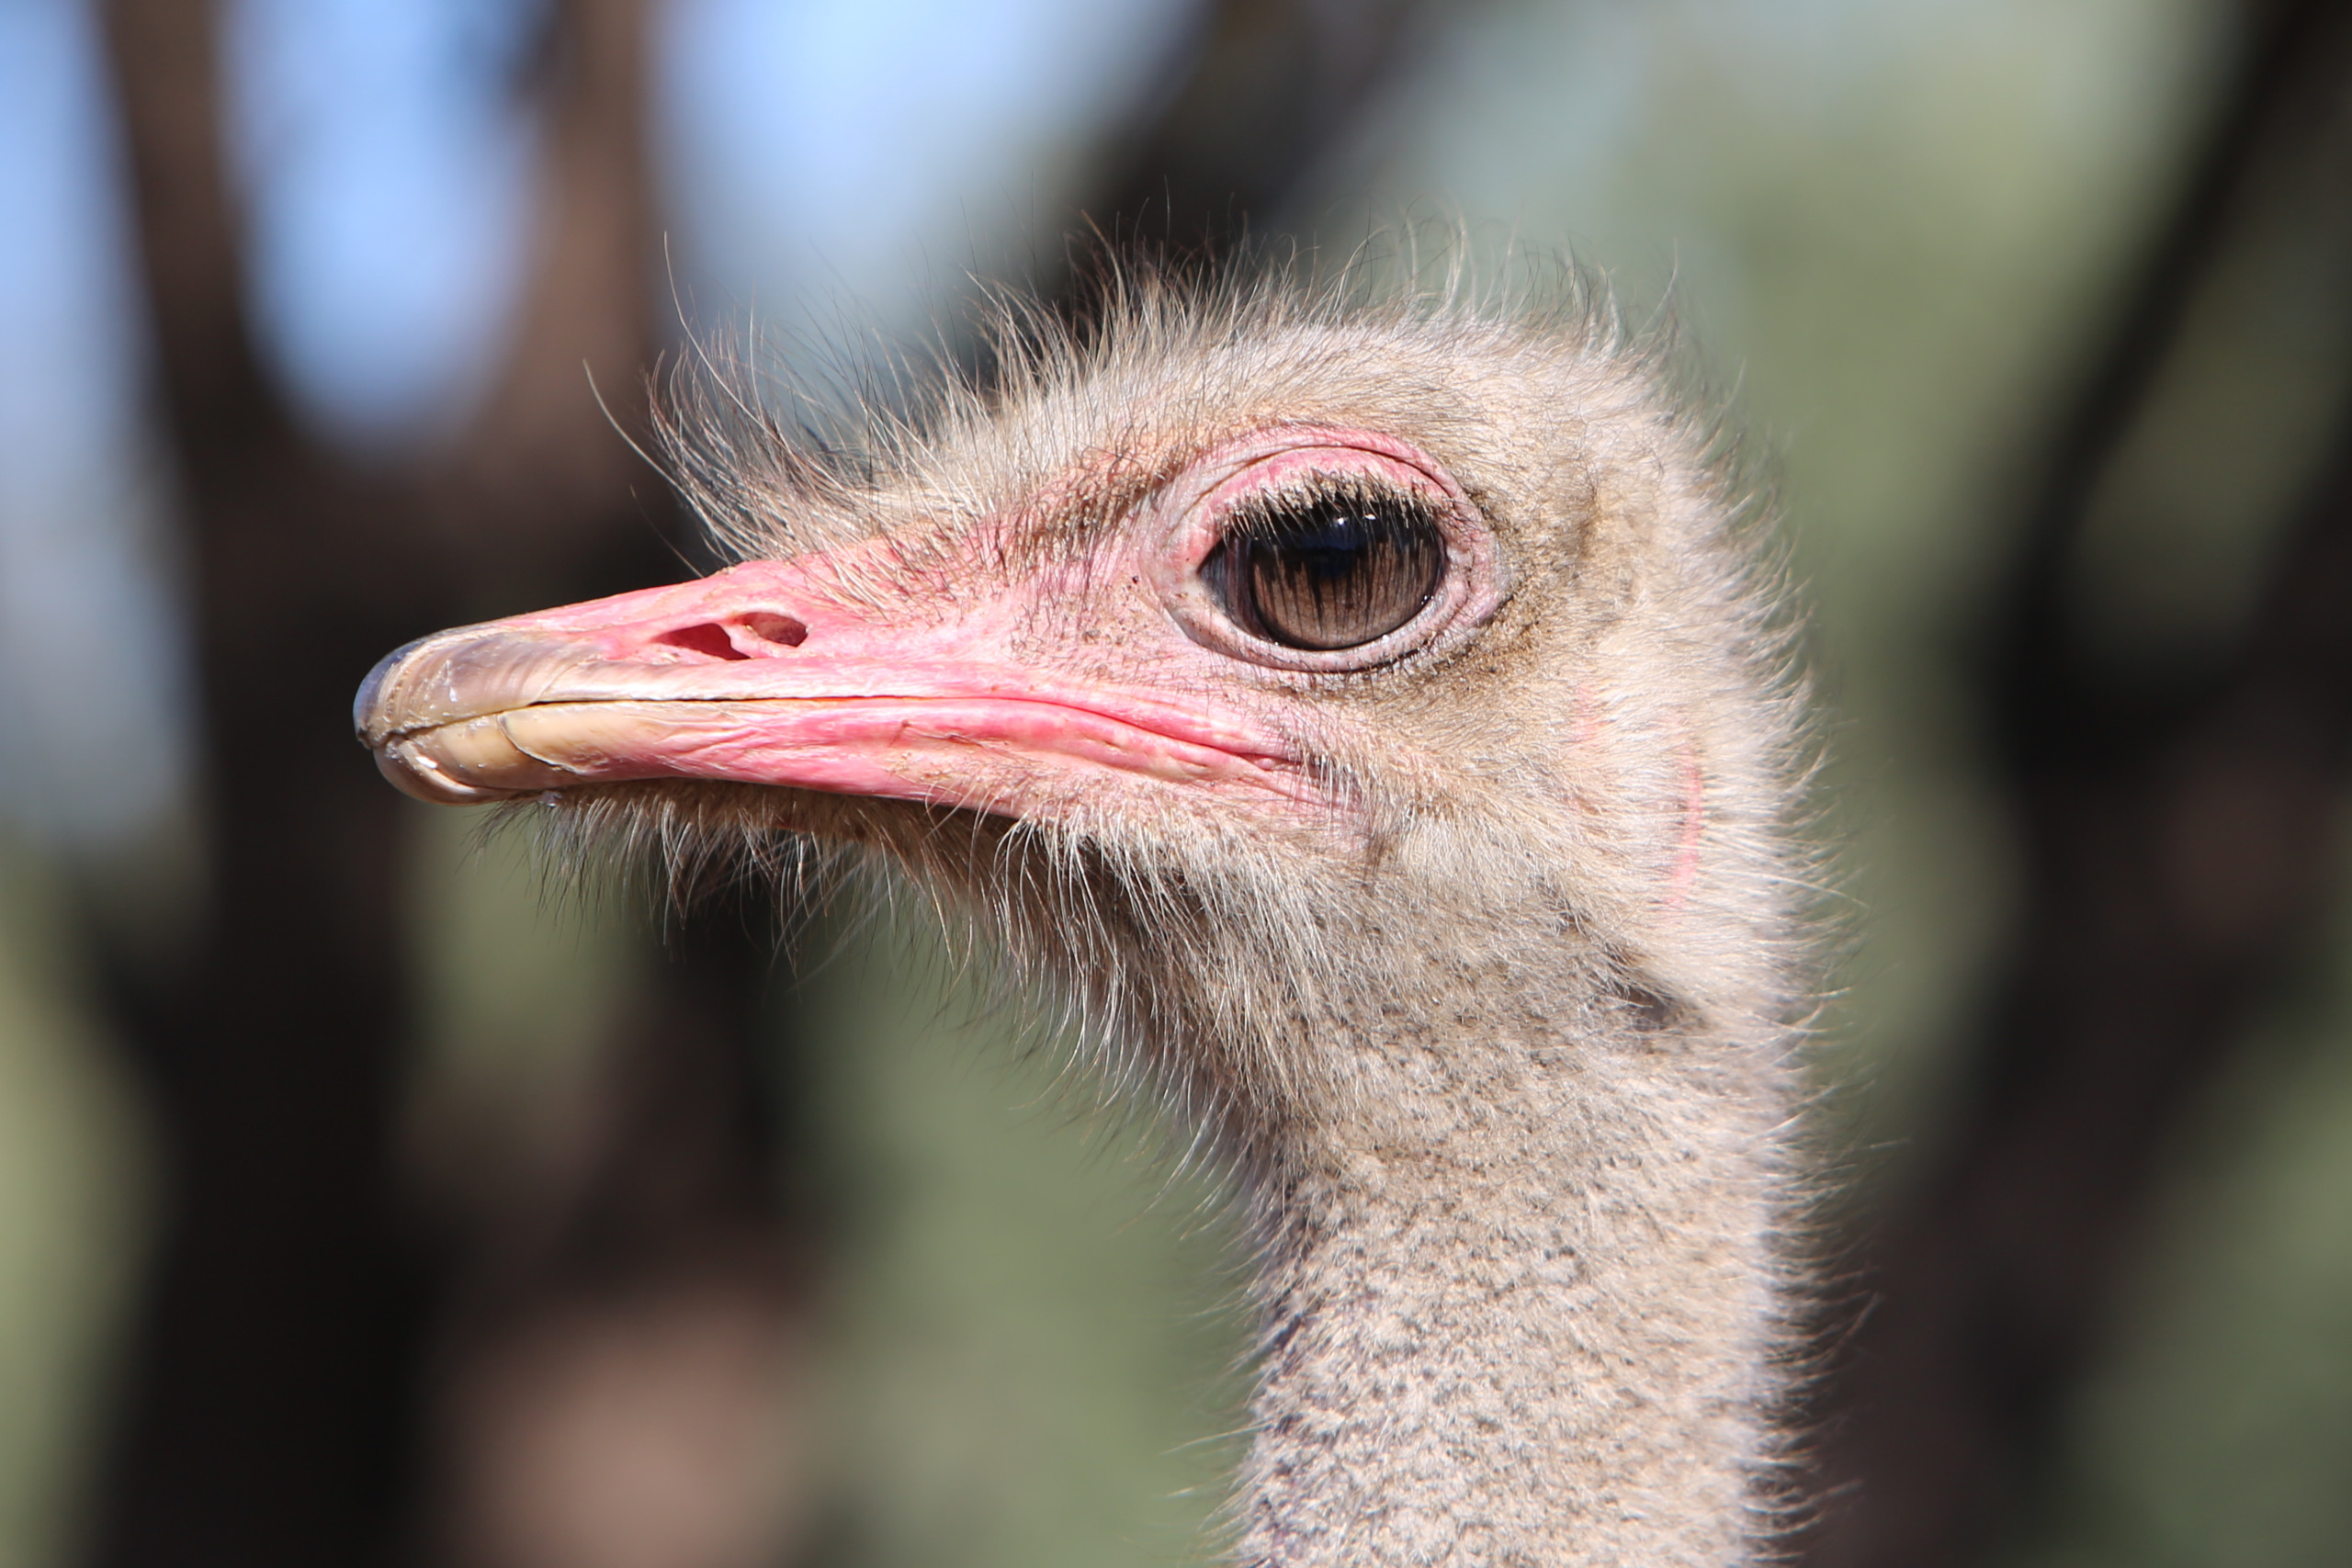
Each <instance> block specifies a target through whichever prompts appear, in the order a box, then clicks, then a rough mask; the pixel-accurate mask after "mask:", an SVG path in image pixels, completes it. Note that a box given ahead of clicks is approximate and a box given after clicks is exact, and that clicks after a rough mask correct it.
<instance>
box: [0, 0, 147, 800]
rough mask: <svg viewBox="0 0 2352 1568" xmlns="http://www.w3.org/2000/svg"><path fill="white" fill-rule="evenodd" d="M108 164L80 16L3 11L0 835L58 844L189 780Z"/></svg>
mask: <svg viewBox="0 0 2352 1568" xmlns="http://www.w3.org/2000/svg"><path fill="white" fill-rule="evenodd" d="M121 190H122V187H121V181H120V175H119V147H118V146H117V144H116V141H115V134H114V125H113V121H112V118H111V114H110V107H109V105H108V103H107V94H106V89H105V85H104V77H103V73H102V71H101V69H100V63H99V56H98V47H97V39H96V34H95V30H94V27H93V22H92V17H91V16H90V14H89V10H88V7H87V6H85V5H84V4H81V3H80V0H14V3H12V4H7V5H0V817H5V818H6V819H7V820H8V822H9V823H10V824H11V825H12V826H13V827H14V828H15V829H17V831H29V832H31V833H33V834H34V835H36V836H37V837H39V838H40V839H43V840H49V841H51V842H55V843H60V844H62V845H66V846H89V845H96V844H101V843H104V842H106V841H107V840H113V839H116V838H118V837H119V836H121V835H123V834H126V833H132V832H136V831H139V830H140V829H142V828H144V827H145V826H147V825H148V824H151V823H153V821H155V820H156V819H157V818H158V817H159V816H160V814H161V813H162V812H163V811H164V810H165V809H166V808H167V807H168V806H169V805H170V803H171V802H172V801H173V800H174V799H175V797H176V796H177V795H179V793H180V792H181V791H182V790H183V789H184V788H185V786H186V783H187V756H188V735H187V727H186V724H185V721H184V718H183V717H182V716H183V715H185V714H186V712H187V664H186V659H185V652H184V637H183V627H182V626H181V625H180V622H179V619H178V616H177V614H176V610H175V604H174V603H173V599H172V596H171V594H170V592H168V590H167V588H166V583H165V573H164V570H162V568H161V564H160V563H159V561H158V558H157V557H158V553H159V552H158V551H157V549H156V547H155V536H156V533H157V530H156V529H155V527H154V526H153V524H154V522H155V520H156V513H157V511H158V505H157V500H158V497H157V488H158V487H157V485H156V483H155V477H154V468H153V464H152V463H151V462H149V461H147V460H146V459H147V457H148V450H147V448H146V446H145V443H144V442H143V441H142V439H141V420H140V414H139V403H140V398H141V381H142V378H143V376H144V374H145V367H144V365H143V364H142V359H141V355H142V344H143V341H144V336H145V314H144V311H143V310H141V304H140V295H139V291H138V290H137V288H135V287H134V286H133V281H132V278H131V276H130V251H129V248H128V239H129V231H128V224H127V221H126V214H125V212H124V210H123V207H122V197H121Z"/></svg>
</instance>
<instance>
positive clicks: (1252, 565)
mask: <svg viewBox="0 0 2352 1568" xmlns="http://www.w3.org/2000/svg"><path fill="white" fill-rule="evenodd" d="M1444 572H1445V536H1444V534H1443V533H1442V531H1441V530H1440V529H1439V527H1438V525H1437V519H1436V517H1435V516H1434V515H1433V513H1432V512H1431V509H1430V505H1429V503H1428V502H1425V501H1424V500H1422V499H1421V498H1420V497H1419V496H1416V495H1412V494H1409V493H1404V492H1400V491H1391V490H1385V489H1380V488H1375V487H1371V486H1364V487H1351V488H1346V489H1334V490H1327V491H1314V492H1311V493H1308V494H1305V495H1299V496H1283V495H1273V496H1266V497H1263V498H1261V499H1258V500H1254V501H1251V502H1245V503H1244V504H1243V505H1241V506H1239V507H1237V508H1236V509H1235V510H1234V513H1233V514H1232V516H1231V518H1230V519H1229V520H1228V521H1227V525H1226V530H1225V539H1224V542H1223V543H1221V544H1220V545H1218V546H1217V547H1216V553H1215V554H1213V555H1212V556H1210V557H1209V558H1208V560H1207V562H1206V563H1205V564H1204V568H1203V573H1204V576H1205V577H1206V578H1207V580H1208V583H1209V586H1210V589H1211V590H1212V591H1213V592H1215V593H1216V596H1217V597H1218V599H1219V600H1220V601H1222V602H1223V604H1224V605H1225V610H1226V613H1227V615H1231V616H1232V617H1233V618H1234V620H1235V622H1237V623H1238V625H1239V626H1242V627H1243V628H1244V629H1245V630H1248V631H1250V632H1253V633H1255V634H1256V635H1258V636H1260V637H1264V638H1266V639H1267V640H1268V641H1269V642H1278V643H1281V644H1282V645H1283V647H1285V648H1298V649H1309V650H1312V651H1316V652H1328V651H1330V650H1333V649H1343V648H1359V647H1362V646H1363V644H1365V643H1368V642H1374V641H1377V640H1378V639H1380V638H1381V637H1386V636H1387V635H1388V634H1389V633H1390V632H1393V631H1395V630H1396V629H1397V627H1399V626H1403V625H1404V624H1405V623H1406V622H1408V621H1409V620H1411V619H1412V618H1413V617H1414V616H1415V615H1419V614H1420V612H1421V607H1422V606H1423V605H1425V604H1428V603H1429V602H1430V596H1431V595H1433V594H1434V593H1436V592H1437V589H1438V583H1439V581H1441V580H1442V577H1443V575H1444Z"/></svg>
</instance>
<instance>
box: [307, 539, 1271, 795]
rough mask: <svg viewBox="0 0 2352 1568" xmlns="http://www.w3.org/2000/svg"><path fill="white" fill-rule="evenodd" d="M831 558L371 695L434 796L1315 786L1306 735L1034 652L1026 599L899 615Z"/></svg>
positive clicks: (365, 723) (623, 612) (409, 676)
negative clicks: (1299, 738) (1022, 624)
mask: <svg viewBox="0 0 2352 1568" xmlns="http://www.w3.org/2000/svg"><path fill="white" fill-rule="evenodd" d="M835 570H836V568H835V563H833V562H831V561H829V560H828V559H827V558H825V557H823V556H803V557H798V558H794V559H793V560H790V561H781V562H776V561H754V562H750V563H747V564H745V565H742V566H738V567H735V568H733V569H731V570H727V571H722V572H719V573H718V574H717V575H715V576H712V577H708V578H705V579H703V580H701V581H695V582H688V583H682V584H679V585H677V586H674V587H669V588H656V589H649V590H646V591H644V592H636V593H623V594H619V595H617V596H616V597H613V598H610V599H599V600H594V601H592V602H590V603H587V604H573V605H569V606H566V607H564V608H561V609H556V610H547V611H541V612H539V613H537V614H535V615H517V616H515V617H514V618H512V619H509V620H503V621H492V622H488V623H485V624H483V625H481V626H463V627H459V628H458V629H456V630H453V631H446V632H441V633H438V634H436V635H435V636H433V637H424V638H423V639H421V640H419V641H417V642H413V643H411V644H409V645H408V646H407V647H406V648H403V649H399V650H397V651H395V652H393V653H392V654H390V655H389V656H388V657H386V658H385V660H383V661H382V662H381V663H379V664H378V665H377V666H376V668H375V669H374V670H373V671H370V672H369V673H368V679H367V681H366V682H363V683H362V685H361V686H360V688H359V694H358V698H357V700H356V703H355V704H354V705H353V720H354V722H355V724H356V727H357V728H358V732H359V739H360V742H361V743H362V744H363V745H365V746H367V747H368V749H369V750H372V751H374V752H375V754H376V762H377V765H378V766H379V768H381V769H382V770H383V772H384V775H385V776H386V777H387V778H389V779H390V780H391V781H392V783H394V784H397V785H399V786H400V787H401V789H403V790H405V791H406V792H408V793H409V794H410V795H415V796H416V797H417V798H419V799H421V800H428V801H435V802H442V803H452V804H469V803H477V802H487V801H496V800H503V799H510V798H513V797H515V796H517V795H530V794H537V793H540V792H544V791H548V790H563V789H567V788H570V787H571V786H572V785H575V784H592V783H606V782H613V781H618V780H626V779H717V780H732V781H736V782H740V783H747V784H775V785H781V786H787V787H791V788H797V789H811V790H822V791H828V792H831V793H834V794H842V795H875V796H882V797H887V798H893V799H900V800H913V801H922V802H927V803H931V804H935V805H942V806H951V807H970V808H974V809H978V810H986V811H994V812H1000V813H1003V814H1006V815H1012V816H1019V815H1024V814H1027V813H1028V812H1030V811H1032V810H1034V809H1036V808H1039V807H1041V806H1045V805H1048V804H1050V803H1052V802H1053V801H1055V800H1057V799H1065V798H1069V797H1070V796H1071V795H1072V793H1073V792H1077V791H1084V790H1087V789H1090V788H1100V787H1101V786H1102V784H1103V783H1104V782H1106V775H1116V776H1117V778H1118V780H1119V782H1123V783H1141V784H1161V785H1182V786H1186V789H1187V793H1188V794H1189V795H1193V796H1194V797H1197V796H1198V795H1199V793H1200V792H1201V790H1203V789H1204V788H1205V789H1207V790H1210V791H1212V792H1215V793H1218V794H1225V793H1229V792H1238V793H1239V794H1240V795H1244V796H1247V797H1254V798H1256V799H1258V800H1261V801H1264V800H1267V799H1268V798H1269V797H1270V796H1272V797H1274V798H1279V799H1281V800H1283V801H1296V800H1299V799H1302V798H1304V797H1305V796H1306V794H1307V793H1308V791H1307V785H1306V779H1305V777H1304V775H1303V773H1302V772H1301V769H1300V766H1299V761H1298V759H1297V757H1296V755H1295V750H1293V748H1292V747H1291V746H1289V745H1288V744H1286V743H1285V742H1284V741H1283V739H1282V738H1280V737H1278V736H1276V735H1273V734H1272V733H1270V732H1268V731H1267V730H1266V728H1264V727H1263V726H1262V725H1260V724H1256V723H1252V722H1249V721H1247V720H1244V719H1242V718H1240V717H1238V716H1235V715H1232V714H1225V713H1219V712H1217V711H1216V710H1215V709H1213V708H1212V707H1211V706H1210V705H1208V704H1206V703H1204V701H1203V700H1201V699H1200V698H1198V697H1197V696H1192V695H1190V694H1185V695H1182V696H1178V695H1174V694H1168V693H1160V692H1154V691H1152V690H1150V689H1149V688H1148V687H1147V686H1144V685H1142V684H1140V683H1138V682H1105V681H1101V680H1091V679H1090V680H1080V679H1076V678H1069V677H1064V676H1060V675H1057V673H1056V672H1055V671H1052V670H1049V669H1044V668H1040V667H1039V666H1038V663H1037V661H1036V660H1035V659H1034V658H1031V659H1027V660H1023V659H1021V658H1018V657H1016V655H1015V652H1014V645H1015V637H1014V636H1013V634H1014V632H1015V631H1016V630H1017V628H1018V626H1019V617H1018V615H1017V613H1016V606H1015V604H1014V603H1013V602H1012V600H1011V599H1010V598H1008V599H1006V600H1004V601H1001V602H997V603H983V604H978V605H977V606H958V607H957V613H956V614H955V615H952V616H950V617H948V618H945V619H941V620H935V621H929V622H924V623H922V624H915V625H883V624H879V615H878V613H877V612H875V611H871V610H868V609H866V608H865V606H864V605H862V604H852V603H848V602H846V601H847V600H848V599H849V597H850V596H848V595H844V594H842V593H840V592H838V591H835V592H826V591H825V585H826V584H827V583H828V582H830V581H832V579H833V573H834V571H835Z"/></svg>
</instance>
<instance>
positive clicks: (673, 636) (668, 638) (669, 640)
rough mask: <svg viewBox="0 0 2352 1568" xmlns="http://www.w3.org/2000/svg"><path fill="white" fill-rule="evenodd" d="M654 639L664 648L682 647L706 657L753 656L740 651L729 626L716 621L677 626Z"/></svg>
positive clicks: (736, 657) (747, 657) (735, 657)
mask: <svg viewBox="0 0 2352 1568" xmlns="http://www.w3.org/2000/svg"><path fill="white" fill-rule="evenodd" d="M653 640H654V641H655V642H658V643H660V644H661V645H662V647H664V648H682V649H685V650H686V651H687V652H688V653H699V654H701V655H702V656H703V657H704V658H705V659H749V658H751V657H752V656H751V655H750V654H748V653H742V652H739V651H738V650H737V649H736V647H735V639H734V638H732V637H729V636H728V635H727V628H726V627H725V626H720V625H718V623H717V622H716V621H704V622H702V623H701V624H700V625H698V626H675V627H673V628H672V629H670V630H669V631H666V632H663V633H662V635H661V636H660V637H655V638H654V639H653Z"/></svg>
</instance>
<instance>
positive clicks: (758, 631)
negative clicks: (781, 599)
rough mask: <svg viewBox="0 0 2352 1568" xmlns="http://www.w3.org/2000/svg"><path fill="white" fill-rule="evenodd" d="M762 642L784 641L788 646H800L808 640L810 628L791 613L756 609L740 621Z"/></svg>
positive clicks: (744, 627)
mask: <svg viewBox="0 0 2352 1568" xmlns="http://www.w3.org/2000/svg"><path fill="white" fill-rule="evenodd" d="M738 624H739V625H741V626H742V627H743V629H744V630H746V631H748V632H750V633H751V634H752V636H753V637H758V638H759V639H760V640H761V641H762V642H775V643H782V644H783V645H784V646H785V647H786V648H798V647H799V646H800V645H801V644H802V643H804V642H807V641H808V640H809V628H808V627H807V626H802V625H801V624H800V623H799V622H798V621H796V620H794V619H793V618H792V617H791V616H790V615H776V614H775V613H773V612H772V611H767V610H754V611H752V613H751V614H750V615H745V616H743V617H742V619H741V621H740V622H739V623H738Z"/></svg>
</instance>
